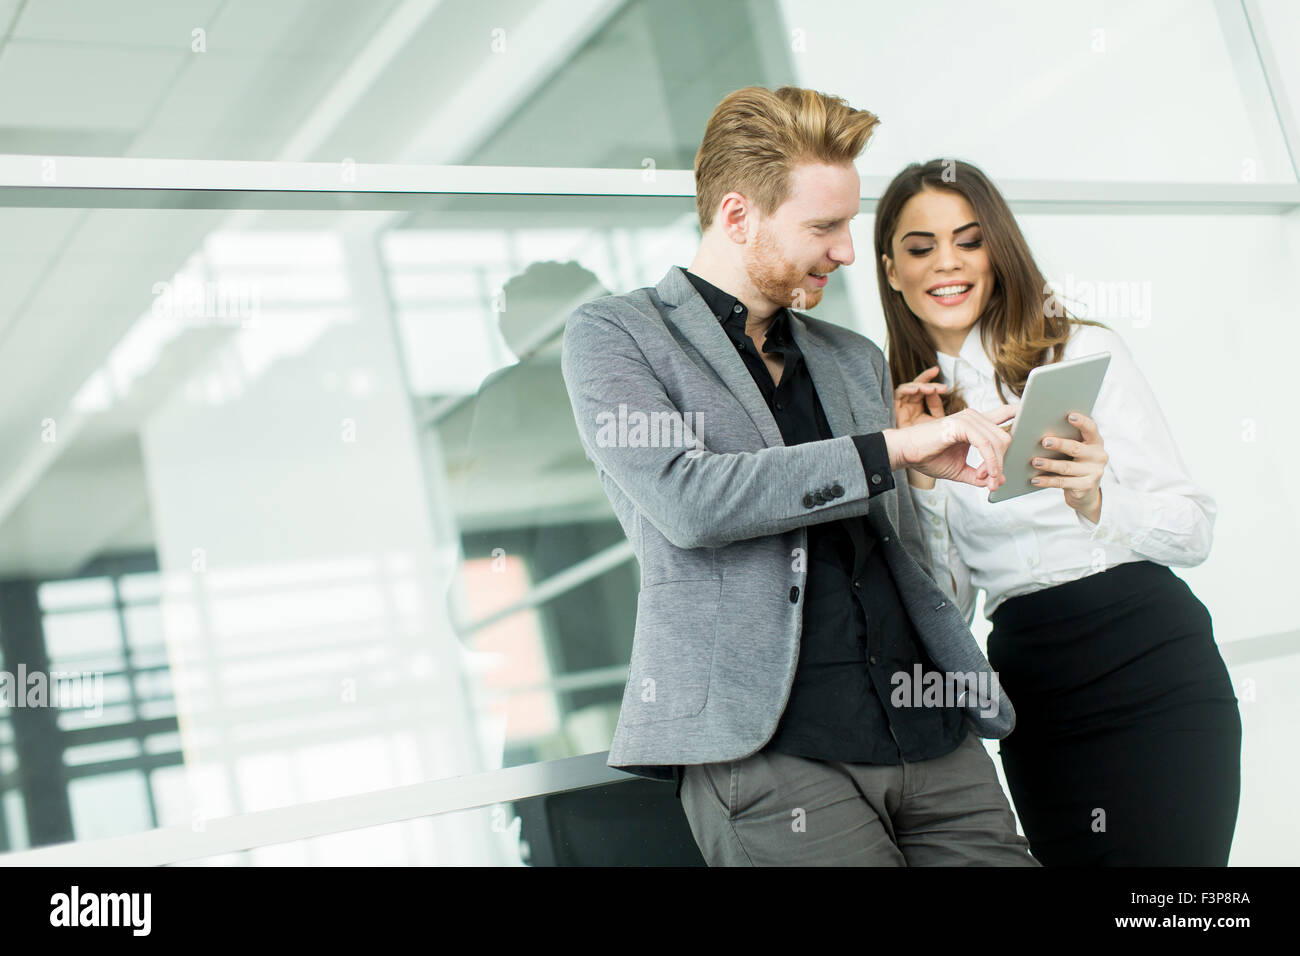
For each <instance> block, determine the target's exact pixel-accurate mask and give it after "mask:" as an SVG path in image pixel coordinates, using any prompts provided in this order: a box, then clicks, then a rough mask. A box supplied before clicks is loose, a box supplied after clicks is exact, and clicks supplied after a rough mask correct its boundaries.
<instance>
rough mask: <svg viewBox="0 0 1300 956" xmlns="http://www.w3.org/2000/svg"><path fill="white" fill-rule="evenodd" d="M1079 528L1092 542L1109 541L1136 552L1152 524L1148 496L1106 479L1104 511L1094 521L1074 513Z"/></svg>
mask: <svg viewBox="0 0 1300 956" xmlns="http://www.w3.org/2000/svg"><path fill="white" fill-rule="evenodd" d="M1075 517H1076V518H1078V521H1079V527H1081V528H1082V529H1083V530H1084V531H1086V532H1087V533H1088V538H1089V540H1091V541H1099V542H1103V543H1105V542H1109V543H1111V544H1118V545H1122V546H1123V547H1125V548H1128V549H1130V550H1133V551H1136V550H1138V547H1137V545H1138V542H1139V541H1140V539H1141V538H1142V536H1143V534H1144V533H1145V530H1146V529H1147V528H1148V527H1149V525H1148V518H1147V508H1146V501H1145V497H1144V496H1143V495H1141V494H1139V493H1137V492H1135V491H1133V490H1132V489H1131V488H1125V487H1124V486H1123V485H1117V484H1109V483H1106V482H1103V483H1102V485H1101V514H1100V515H1098V520H1097V522H1096V523H1095V524H1094V523H1093V522H1091V521H1089V520H1088V519H1087V518H1085V517H1084V516H1083V515H1082V514H1081V513H1080V512H1077V511H1076V512H1075Z"/></svg>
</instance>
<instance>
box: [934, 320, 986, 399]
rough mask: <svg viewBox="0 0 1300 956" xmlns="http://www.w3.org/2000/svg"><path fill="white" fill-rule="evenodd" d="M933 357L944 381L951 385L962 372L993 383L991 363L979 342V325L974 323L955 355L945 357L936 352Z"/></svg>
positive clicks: (941, 353)
mask: <svg viewBox="0 0 1300 956" xmlns="http://www.w3.org/2000/svg"><path fill="white" fill-rule="evenodd" d="M935 357H936V359H937V361H938V365H939V371H940V372H942V373H943V378H944V381H946V382H948V383H950V384H951V383H953V382H955V381H956V376H957V375H959V374H961V373H962V372H966V373H967V374H969V373H970V372H971V371H972V370H973V371H974V372H976V373H977V374H978V375H979V376H980V377H981V378H985V379H988V380H989V381H990V382H991V381H993V363H992V362H990V361H989V357H988V355H987V354H986V353H985V351H984V345H983V343H982V342H980V323H979V322H976V323H975V324H974V325H972V326H971V327H970V331H969V332H967V333H966V339H965V341H963V342H962V344H961V349H960V351H959V352H958V353H957V354H956V355H946V354H945V353H943V352H938V351H936V353H935Z"/></svg>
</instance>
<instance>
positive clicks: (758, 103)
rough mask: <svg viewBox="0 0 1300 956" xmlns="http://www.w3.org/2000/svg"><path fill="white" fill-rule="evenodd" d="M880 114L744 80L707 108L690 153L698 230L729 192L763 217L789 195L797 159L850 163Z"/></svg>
mask: <svg viewBox="0 0 1300 956" xmlns="http://www.w3.org/2000/svg"><path fill="white" fill-rule="evenodd" d="M879 123H880V120H879V119H878V118H877V117H876V115H875V114H874V113H869V112H867V111H866V110H855V109H854V108H853V107H851V106H849V104H848V103H846V102H845V101H844V100H843V99H841V98H840V97H838V96H830V95H828V94H826V93H819V92H817V91H816V90H805V89H801V88H799V87H797V86H783V87H781V88H780V89H778V90H775V91H773V90H769V89H765V88H764V87H761V86H747V87H745V88H744V89H743V90H736V91H735V92H734V93H729V94H727V96H726V97H725V98H724V99H723V101H722V102H721V103H719V104H718V105H717V108H716V109H714V111H713V115H712V116H710V117H709V123H708V126H706V127H705V130H704V140H703V141H702V142H701V143H700V148H699V151H698V152H697V153H696V154H695V208H696V211H697V212H698V213H699V217H700V230H701V231H704V230H707V229H708V228H709V226H710V225H711V224H712V223H713V214H714V213H715V212H716V211H717V208H718V204H719V203H720V202H722V197H723V196H725V195H726V194H727V193H729V192H732V191H733V190H734V191H736V192H739V193H741V194H743V195H744V196H745V198H746V199H748V200H749V201H750V202H752V203H754V204H755V205H756V206H757V207H758V209H759V211H760V212H761V213H762V214H763V215H765V216H767V215H771V214H772V213H774V212H775V211H776V210H777V208H778V207H779V206H780V205H781V204H782V203H783V202H785V201H786V199H787V198H789V195H790V171H791V170H792V169H793V168H794V167H795V166H797V165H799V164H800V163H806V162H823V163H852V162H853V161H854V160H855V159H857V157H858V154H859V153H861V152H862V150H863V149H864V148H865V147H866V145H867V140H868V139H869V138H870V137H871V133H872V131H873V130H875V128H876V126H877V125H878V124H879Z"/></svg>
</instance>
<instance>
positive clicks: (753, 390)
mask: <svg viewBox="0 0 1300 956" xmlns="http://www.w3.org/2000/svg"><path fill="white" fill-rule="evenodd" d="M655 290H656V291H657V292H658V293H659V298H660V299H662V300H663V302H664V304H665V305H667V306H670V307H671V308H670V309H669V311H668V312H667V313H666V314H665V316H664V320H665V321H666V322H670V323H671V324H672V325H673V327H674V328H676V329H677V330H678V331H679V332H681V334H682V337H683V338H685V339H686V340H687V341H688V342H690V343H691V345H692V346H694V347H695V350H696V351H697V352H699V353H700V355H701V356H703V357H704V360H705V361H706V362H708V363H709V367H710V368H712V369H713V371H714V373H715V374H717V376H718V378H720V379H722V381H723V383H724V384H725V385H726V386H727V390H728V391H729V392H731V394H732V395H734V396H735V397H736V400H737V401H739V402H740V404H741V405H742V406H743V407H744V409H745V411H746V412H747V413H748V414H749V417H750V418H752V419H753V420H754V425H755V426H756V427H757V428H758V432H759V434H760V435H762V436H763V444H764V446H765V447H774V446H779V445H784V444H785V441H784V440H783V439H782V438H781V429H780V428H779V427H778V426H777V424H776V419H775V418H773V417H772V413H771V411H769V410H768V407H767V402H765V401H763V393H762V392H760V391H759V390H758V385H757V384H756V383H755V382H754V376H752V375H750V374H749V368H748V366H746V365H745V360H744V359H742V358H741V357H740V356H739V355H738V354H737V353H736V347H735V346H734V345H733V344H732V343H731V339H730V338H728V336H727V333H726V331H725V330H724V329H723V328H722V325H721V323H719V322H718V317H717V316H716V315H714V314H713V313H712V312H711V311H710V310H709V307H708V306H707V305H706V304H705V302H704V299H703V298H701V297H700V294H699V293H698V292H696V291H695V286H693V285H691V280H689V279H687V278H686V275H685V274H684V273H683V272H682V271H681V269H679V268H678V267H677V266H673V267H672V268H670V269H669V270H668V274H667V275H665V276H664V277H663V278H662V279H661V280H660V281H659V284H658V285H657V286H656V287H655ZM801 347H802V346H801ZM683 410H684V409H683ZM829 415H830V413H829V411H828V412H827V416H828V418H827V420H828V421H829Z"/></svg>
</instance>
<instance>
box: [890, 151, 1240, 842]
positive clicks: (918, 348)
mask: <svg viewBox="0 0 1300 956" xmlns="http://www.w3.org/2000/svg"><path fill="white" fill-rule="evenodd" d="M875 246H876V261H877V279H878V282H879V286H880V295H881V301H882V304H883V306H884V312H885V321H886V325H887V327H888V333H889V343H888V346H889V347H888V357H889V366H890V373H891V375H892V377H893V380H894V381H895V382H900V383H903V384H901V385H899V386H898V388H897V389H896V390H895V410H896V415H897V419H898V425H899V427H906V426H908V425H910V424H915V423H917V422H920V421H925V420H927V419H928V418H931V417H942V416H944V415H947V414H951V413H953V412H956V411H959V410H961V409H962V408H966V407H968V406H969V407H973V408H976V409H987V408H991V407H994V406H998V405H1003V404H1005V403H1009V402H1014V401H1015V400H1016V399H1017V398H1018V397H1019V396H1020V394H1021V392H1022V391H1023V389H1024V385H1025V380H1026V378H1027V376H1028V374H1029V372H1030V370H1031V369H1033V368H1035V367H1036V366H1039V365H1044V364H1051V363H1055V362H1059V361H1063V360H1066V359H1072V358H1077V357H1079V356H1083V355H1090V354H1093V353H1096V352H1101V351H1108V352H1110V353H1111V361H1110V366H1109V367H1108V369H1107V372H1106V377H1105V380H1104V382H1103V384H1102V388H1101V392H1100V394H1099V395H1098V398H1097V402H1096V404H1095V406H1094V408H1093V411H1092V415H1091V416H1086V415H1082V414H1080V413H1079V410H1076V416H1077V417H1076V419H1075V420H1074V421H1073V424H1074V425H1075V426H1076V427H1077V428H1078V429H1079V432H1080V434H1081V436H1082V441H1071V440H1068V439H1060V438H1058V439H1056V440H1055V447H1056V448H1057V449H1058V450H1059V451H1061V452H1063V453H1064V454H1065V455H1066V456H1067V457H1066V458H1064V459H1061V460H1053V459H1041V464H1040V463H1039V462H1040V459H1035V460H1034V465H1035V467H1036V468H1037V471H1038V476H1039V477H1038V478H1037V479H1036V483H1038V484H1040V485H1041V486H1042V488H1043V489H1044V490H1043V491H1042V492H1041V493H1039V492H1035V493H1032V494H1028V495H1023V496H1021V497H1019V498H1014V499H1011V500H1009V501H1004V502H999V503H997V504H990V503H989V502H988V498H987V489H981V488H979V487H978V486H975V485H961V484H958V483H956V482H949V481H944V482H939V483H938V485H936V483H935V481H934V479H932V478H928V477H926V476H925V475H922V474H920V473H918V472H914V471H911V470H909V472H908V478H909V485H910V493H911V495H912V500H913V503H914V504H915V505H916V507H917V512H918V516H919V518H920V521H921V525H922V532H923V534H924V535H925V537H926V539H927V541H928V543H929V548H930V557H931V564H932V566H933V568H934V572H935V577H936V578H937V579H938V581H939V583H940V585H941V586H942V587H944V588H946V589H948V590H949V591H950V592H951V593H952V595H953V598H954V600H955V601H956V602H957V604H958V606H959V607H960V608H961V609H962V610H963V612H965V614H966V619H967V621H968V622H969V621H971V620H972V619H973V617H974V609H975V595H976V592H977V590H978V589H979V588H984V590H985V592H986V600H985V605H986V606H985V613H986V616H987V618H988V620H989V621H990V622H991V623H992V624H993V630H992V632H991V633H990V635H989V639H988V656H989V661H990V663H991V664H992V665H993V667H994V669H995V670H997V671H998V673H999V676H1000V679H1001V682H1002V686H1003V688H1004V689H1005V690H1006V692H1007V695H1008V696H1009V697H1010V698H1011V700H1012V702H1013V703H1014V704H1015V707H1016V715H1017V722H1016V728H1015V730H1014V731H1013V732H1012V734H1011V735H1010V736H1009V737H1006V738H1004V739H1003V740H1002V741H1001V748H1000V751H999V753H1000V755H1001V758H1002V765H1003V769H1004V770H1005V772H1006V778H1007V784H1008V786H1009V787H1010V789H1011V795H1012V798H1013V799H1014V801H1015V805H1016V811H1017V813H1018V814H1019V817H1020V821H1021V825H1022V826H1023V828H1024V831H1025V836H1026V837H1028V839H1029V843H1030V847H1031V851H1032V852H1033V854H1034V856H1036V857H1037V858H1038V859H1039V860H1040V861H1042V862H1043V863H1044V864H1046V865H1049V866H1051V865H1155V866H1163V865H1219V866H1222V865H1226V863H1227V860H1228V852H1229V848H1230V847H1231V844H1232V834H1233V830H1234V829H1235V827H1236V819H1237V806H1238V801H1239V796H1240V779H1241V776H1240V772H1241V720H1240V715H1239V713H1238V710H1237V699H1236V696H1235V694H1234V693H1233V687H1232V682H1231V680H1230V678H1229V676H1228V672H1227V668H1226V667H1225V666H1224V663H1223V659H1222V657H1221V656H1220V654H1219V651H1218V648H1217V646H1216V644H1215V641H1214V634H1213V628H1212V622H1211V618H1210V614H1209V612H1208V611H1207V610H1206V608H1205V606H1204V605H1203V604H1202V603H1201V602H1200V601H1199V600H1198V599H1197V598H1196V596H1195V595H1194V594H1193V593H1192V592H1191V590H1190V589H1189V588H1188V587H1187V585H1186V584H1185V583H1184V582H1183V581H1182V579H1181V578H1179V577H1177V576H1176V575H1174V574H1173V572H1172V571H1170V570H1169V566H1171V565H1172V566H1176V567H1192V566H1195V565H1198V564H1200V563H1202V562H1203V561H1204V560H1205V559H1206V557H1207V556H1208V554H1209V550H1210V544H1211V540H1212V537H1213V529H1214V518H1215V515H1216V512H1217V509H1216V505H1215V502H1214V499H1213V498H1212V497H1211V496H1210V495H1209V494H1207V493H1206V492H1205V491H1204V490H1203V489H1202V488H1200V487H1199V486H1197V485H1196V484H1195V483H1194V482H1193V481H1192V480H1191V478H1190V477H1189V476H1188V474H1187V469H1186V467H1185V466H1184V464H1183V461H1182V458H1181V456H1180V455H1179V453H1178V448H1177V446H1176V445H1175V443H1174V441H1173V438H1172V437H1171V435H1170V432H1169V427H1168V425H1167V423H1166V421H1165V418H1164V415H1163V413H1162V412H1161V410H1160V407H1159V405H1158V403H1157V402H1156V399H1155V395H1154V394H1153V392H1152V390H1151V388H1150V386H1149V385H1148V384H1147V382H1146V379H1145V378H1144V377H1143V376H1142V373H1141V372H1140V371H1139V370H1138V367H1137V365H1136V363H1135V362H1134V361H1133V356H1132V354H1131V353H1130V351H1129V350H1128V348H1127V346H1126V345H1125V344H1124V342H1123V340H1122V339H1121V338H1120V336H1119V335H1117V334H1116V333H1115V332H1114V331H1113V330H1111V329H1110V328H1108V327H1106V326H1105V325H1103V324H1101V323H1098V322H1089V321H1086V320H1083V319H1078V318H1075V317H1073V316H1071V315H1069V314H1068V313H1067V312H1066V311H1065V309H1064V308H1063V307H1062V305H1061V303H1060V301H1059V300H1058V299H1057V297H1056V296H1055V295H1053V294H1051V293H1050V290H1049V288H1048V286H1047V283H1046V280H1045V279H1044V277H1043V275H1042V273H1041V272H1040V271H1039V269H1038V266H1037V265H1036V264H1035V262H1034V259H1033V256H1032V255H1031V253H1030V251H1029V247H1028V245H1027V244H1026V242H1025V239H1024V236H1023V235H1022V234H1021V232H1020V228H1019V226H1018V225H1017V224H1016V221H1015V218H1014V217H1013V216H1012V214H1011V211H1010V209H1009V208H1008V206H1007V203H1006V201H1005V200H1004V199H1003V197H1002V195H1001V194H1000V193H999V192H998V190H997V188H996V187H995V186H994V185H993V184H992V183H991V182H990V181H989V179H988V178H987V177H986V176H985V175H984V174H983V173H982V172H981V171H980V170H979V169H978V168H976V167H975V166H972V165H970V164H968V163H964V162H960V161H956V160H932V161H930V162H928V163H925V164H924V165H922V164H916V163H914V164H912V165H910V166H908V167H907V168H906V169H904V170H903V171H902V172H901V173H899V174H898V176H896V177H895V178H894V180H893V182H892V183H890V185H889V188H888V189H887V190H886V191H885V194H884V196H883V197H882V198H881V200H880V202H879V203H878V204H877V207H876V221H875ZM936 376H939V377H938V378H936ZM1048 441H1050V439H1049V440H1048ZM1044 444H1045V445H1046V444H1047V441H1045V442H1044ZM1049 447H1051V446H1049ZM979 460H980V456H979V453H978V451H976V450H975V449H972V450H971V456H970V459H969V461H970V463H971V464H978V462H979Z"/></svg>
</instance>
